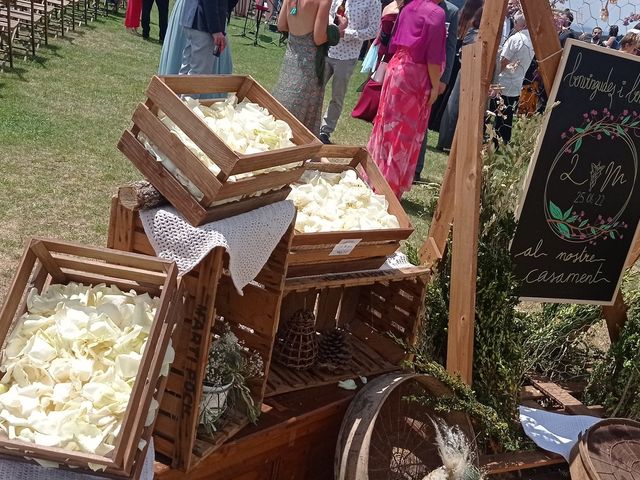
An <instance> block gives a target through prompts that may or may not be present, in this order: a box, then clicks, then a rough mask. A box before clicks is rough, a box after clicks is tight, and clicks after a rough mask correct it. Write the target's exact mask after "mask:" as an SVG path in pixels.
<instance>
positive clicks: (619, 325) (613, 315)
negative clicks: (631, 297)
mask: <svg viewBox="0 0 640 480" xmlns="http://www.w3.org/2000/svg"><path fill="white" fill-rule="evenodd" d="M628 310H629V307H628V306H627V305H626V303H624V298H623V296H622V290H618V294H617V295H616V299H615V301H614V303H613V305H605V306H604V307H602V316H603V317H604V319H605V320H606V322H607V330H608V331H609V339H610V340H611V341H612V342H615V341H616V340H618V338H620V332H621V331H622V329H623V328H624V325H625V324H626V323H627V311H628Z"/></svg>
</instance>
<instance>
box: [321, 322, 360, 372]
mask: <svg viewBox="0 0 640 480" xmlns="http://www.w3.org/2000/svg"><path fill="white" fill-rule="evenodd" d="M351 356H352V348H351V340H350V338H349V333H348V332H347V331H346V330H342V329H340V328H336V329H334V330H331V331H330V332H327V333H326V334H324V335H323V336H322V339H321V340H320V346H319V349H318V366H320V367H322V368H325V369H327V370H330V371H342V370H347V369H348V367H349V363H350V362H351Z"/></svg>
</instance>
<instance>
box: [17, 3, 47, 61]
mask: <svg viewBox="0 0 640 480" xmlns="http://www.w3.org/2000/svg"><path fill="white" fill-rule="evenodd" d="M10 17H11V20H12V22H14V21H15V22H20V28H19V29H18V33H17V36H16V42H15V43H14V50H15V49H16V47H17V48H20V47H18V45H22V44H25V47H24V51H25V54H26V55H25V56H27V55H28V53H29V52H30V53H31V56H32V57H35V56H36V48H37V47H38V46H39V45H40V41H41V39H42V37H43V36H44V37H45V38H46V33H45V32H44V27H43V26H42V25H43V24H44V15H43V14H42V13H40V12H39V11H38V10H37V9H36V4H35V0H20V2H18V0H16V2H15V4H14V6H13V8H12V9H11V13H10ZM23 29H25V30H27V31H28V37H29V38H28V39H27V40H26V41H24V40H23V38H22V35H21V34H22V32H23Z"/></svg>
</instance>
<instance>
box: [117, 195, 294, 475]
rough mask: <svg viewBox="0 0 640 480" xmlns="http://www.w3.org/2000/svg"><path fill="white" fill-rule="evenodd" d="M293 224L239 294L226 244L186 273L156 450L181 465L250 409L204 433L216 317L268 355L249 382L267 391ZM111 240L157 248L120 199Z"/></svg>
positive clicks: (207, 449)
mask: <svg viewBox="0 0 640 480" xmlns="http://www.w3.org/2000/svg"><path fill="white" fill-rule="evenodd" d="M292 234H293V226H292V227H291V228H290V229H289V231H288V232H287V233H286V234H285V236H284V237H283V239H282V240H281V241H280V243H279V244H278V246H277V247H276V249H275V250H274V252H273V253H272V255H271V258H270V259H269V261H268V262H267V264H266V265H265V266H264V267H263V269H262V271H261V272H260V273H259V274H258V276H257V278H256V280H255V282H252V283H251V284H249V285H247V286H246V287H245V288H244V295H243V296H240V295H239V294H238V293H237V292H236V290H235V287H234V286H233V284H232V281H231V279H230V277H229V276H228V272H227V270H226V267H227V265H226V257H227V255H226V254H225V251H224V249H223V248H216V249H215V250H213V251H212V252H211V253H210V254H209V255H208V256H207V257H205V259H204V260H203V261H202V262H201V263H200V264H199V265H198V266H197V267H196V268H195V269H193V270H192V271H191V272H189V273H188V274H187V275H185V276H184V277H182V283H183V287H184V294H185V308H184V313H183V317H182V319H181V321H180V331H181V335H180V338H179V339H177V341H176V359H175V361H174V364H173V366H172V369H171V372H170V375H169V379H168V383H167V389H166V395H165V396H164V399H163V402H162V404H161V406H160V414H159V418H158V421H157V423H156V428H155V431H154V442H155V447H156V451H157V452H159V453H160V454H162V455H163V456H165V457H166V458H167V462H168V463H169V464H170V465H171V466H172V467H173V468H175V469H180V470H184V471H189V470H190V469H192V468H194V467H195V466H196V465H198V464H199V463H200V462H201V461H202V460H204V459H205V458H206V457H207V456H208V455H210V454H211V453H212V452H214V451H215V450H216V449H217V448H219V447H220V446H221V445H222V444H223V443H224V442H226V441H227V440H228V439H230V438H231V437H232V436H234V435H235V434H236V433H237V432H238V431H239V430H241V429H242V428H243V427H244V426H246V425H247V423H248V420H247V418H246V416H245V415H242V414H240V413H239V412H235V411H229V412H227V413H225V417H223V418H224V423H223V425H221V428H220V431H219V432H217V433H216V435H214V436H213V437H210V436H206V435H205V434H203V432H199V431H198V414H199V411H198V406H199V404H200V395H201V393H202V388H201V385H202V379H203V377H204V369H205V366H206V358H207V352H208V351H209V346H210V343H211V330H212V328H213V326H214V322H215V318H216V316H218V315H219V316H222V317H224V319H225V321H227V322H228V323H229V324H230V325H231V328H232V330H233V331H234V333H235V334H236V335H237V336H238V338H240V339H241V340H243V341H244V342H245V345H246V346H247V347H249V348H250V349H252V350H254V351H257V352H258V353H260V355H261V356H262V359H263V360H264V372H265V374H264V376H263V378H261V379H257V380H255V381H254V382H252V383H251V384H250V388H251V392H252V396H253V398H254V401H256V403H257V404H260V403H261V402H262V399H263V396H264V393H265V389H266V379H267V376H266V372H268V370H269V366H270V361H271V351H272V347H273V342H274V338H275V334H276V330H277V323H278V313H279V311H280V302H281V299H282V291H283V286H284V277H285V275H286V269H287V254H288V251H289V248H290V243H291V236H292ZM108 242H109V243H108V244H109V246H111V247H113V248H118V249H122V250H126V251H134V252H145V253H151V252H153V248H152V247H151V244H150V243H149V240H148V238H147V236H146V234H145V232H144V228H143V227H142V223H141V221H140V217H139V215H138V213H137V212H133V211H131V210H128V209H126V208H124V207H123V206H122V205H121V204H120V203H119V202H118V200H117V198H115V197H114V199H113V203H112V208H111V222H110V226H109V240H108Z"/></svg>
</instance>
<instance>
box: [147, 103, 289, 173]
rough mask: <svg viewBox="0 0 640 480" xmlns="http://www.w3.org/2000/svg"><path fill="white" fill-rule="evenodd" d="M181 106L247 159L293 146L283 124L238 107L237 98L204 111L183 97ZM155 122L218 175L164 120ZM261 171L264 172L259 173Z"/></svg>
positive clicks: (253, 108) (256, 108) (250, 107)
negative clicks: (165, 128) (252, 155)
mask: <svg viewBox="0 0 640 480" xmlns="http://www.w3.org/2000/svg"><path fill="white" fill-rule="evenodd" d="M184 103H185V104H186V105H187V106H188V107H189V108H190V109H191V111H192V112H193V113H194V114H195V115H196V116H198V117H200V118H201V119H202V120H203V121H204V123H206V125H207V126H208V127H209V129H210V130H211V131H212V132H214V133H215V134H216V135H217V136H218V137H220V139H221V140H222V141H223V142H224V143H225V144H226V145H227V146H228V147H229V148H231V149H232V150H234V151H235V152H237V153H241V154H245V155H249V154H253V153H262V152H268V151H271V150H277V149H279V148H286V147H293V146H295V144H294V143H293V142H292V141H291V138H293V132H292V131H291V127H290V126H289V125H288V124H287V122H284V121H283V120H278V119H276V118H275V117H274V116H273V115H271V114H270V113H269V111H268V110H267V109H266V108H264V107H261V106H260V105H258V104H256V103H251V102H249V101H247V100H246V99H245V100H243V101H242V102H240V103H238V98H237V97H236V96H235V95H232V96H230V97H229V98H227V99H226V100H224V101H220V102H215V103H213V104H212V105H211V106H209V107H207V106H206V105H202V104H201V103H200V102H199V101H198V100H195V99H193V98H189V97H187V98H186V99H185V100H184ZM159 118H160V120H161V121H162V123H164V124H165V125H166V126H167V128H169V130H171V132H172V133H173V134H174V135H176V136H177V137H178V138H179V139H180V141H181V142H182V143H184V145H185V146H186V147H187V148H188V149H189V150H191V153H193V154H194V155H195V156H196V157H198V158H199V159H200V161H201V162H202V163H204V164H205V165H206V166H207V168H208V169H209V170H211V171H212V172H213V174H214V175H218V174H219V173H220V168H219V167H218V166H217V165H216V164H215V163H214V162H212V161H211V159H210V158H209V157H207V156H206V155H205V153H204V152H203V151H202V150H201V149H200V147H198V146H197V145H196V144H195V143H194V142H193V140H191V139H190V138H189V137H188V136H187V135H186V134H185V133H184V132H183V131H182V130H181V129H180V127H178V126H177V125H176V124H175V123H173V121H172V120H171V119H170V118H169V117H168V116H166V115H164V114H160V115H159ZM279 169H282V167H280V168H279ZM265 171H268V169H265V170H261V171H260V172H265ZM256 173H257V172H256ZM250 175H251V173H245V174H239V175H235V179H239V178H242V177H246V176H250Z"/></svg>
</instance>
